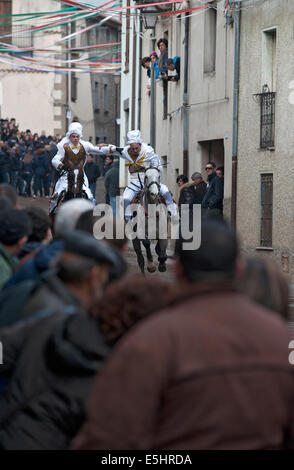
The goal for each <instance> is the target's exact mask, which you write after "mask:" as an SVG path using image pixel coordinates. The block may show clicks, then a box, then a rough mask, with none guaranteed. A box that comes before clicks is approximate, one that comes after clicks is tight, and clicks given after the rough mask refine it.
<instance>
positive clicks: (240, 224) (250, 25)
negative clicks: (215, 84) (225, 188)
mask: <svg viewBox="0 0 294 470" xmlns="http://www.w3.org/2000/svg"><path fill="white" fill-rule="evenodd" d="M253 4H254V2H252V0H251V1H248V2H246V7H248V8H244V9H243V10H242V12H241V49H240V100H239V146H238V174H237V176H238V178H237V184H238V189H237V229H238V233H239V236H240V238H241V243H242V249H243V251H244V252H245V253H247V254H251V255H255V254H259V255H262V256H270V257H274V258H275V259H276V260H277V261H278V262H279V263H280V264H281V266H282V268H283V270H284V272H285V273H286V274H288V275H289V276H290V278H291V279H292V280H293V279H294V236H293V233H294V231H293V214H294V199H293V191H294V165H293V162H292V158H291V154H292V151H293V150H292V149H293V147H294V134H293V127H294V99H293V89H294V82H293V80H294V55H293V54H292V52H291V51H292V49H293V40H294V35H293V15H294V3H293V1H291V0H271V1H270V2H265V3H264V4H261V5H259V6H258V7H257V6H256V7H255V8H254V5H253ZM252 5H253V7H252V8H249V7H250V6H252Z"/></svg>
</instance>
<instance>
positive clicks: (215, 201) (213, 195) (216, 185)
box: [201, 172, 224, 210]
mask: <svg viewBox="0 0 294 470" xmlns="http://www.w3.org/2000/svg"><path fill="white" fill-rule="evenodd" d="M223 197H224V183H223V181H222V180H221V179H220V178H219V177H218V176H217V174H216V173H215V172H214V173H212V174H211V175H209V176H208V182H207V190H206V193H205V196H204V198H203V201H202V205H201V206H202V208H203V209H208V208H209V209H221V210H222V209H223Z"/></svg>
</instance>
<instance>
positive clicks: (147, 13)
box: [143, 7, 157, 29]
mask: <svg viewBox="0 0 294 470" xmlns="http://www.w3.org/2000/svg"><path fill="white" fill-rule="evenodd" d="M156 21H157V14H156V11H154V10H153V9H152V7H146V8H144V10H143V24H144V28H145V29H155V24H156Z"/></svg>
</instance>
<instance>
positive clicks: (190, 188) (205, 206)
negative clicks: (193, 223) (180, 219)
mask: <svg viewBox="0 0 294 470" xmlns="http://www.w3.org/2000/svg"><path fill="white" fill-rule="evenodd" d="M205 171H206V174H207V182H205V181H204V179H203V177H202V174H201V173H200V172H197V171H196V172H195V173H193V174H192V176H191V180H192V181H191V182H189V179H188V177H187V176H186V175H179V176H178V177H177V185H178V187H179V189H180V197H179V212H180V215H181V206H182V205H183V204H186V205H188V206H189V211H190V213H191V215H192V212H193V206H194V205H195V204H200V205H201V217H202V219H207V218H216V219H220V220H221V219H222V218H223V198H224V167H223V166H219V167H217V166H216V164H215V163H214V162H213V161H209V162H208V163H207V164H206V166H205Z"/></svg>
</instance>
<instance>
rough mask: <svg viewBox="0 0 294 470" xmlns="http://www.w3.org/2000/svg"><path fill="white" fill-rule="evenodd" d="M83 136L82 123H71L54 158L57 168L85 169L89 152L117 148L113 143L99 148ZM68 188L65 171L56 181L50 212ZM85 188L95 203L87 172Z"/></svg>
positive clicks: (95, 152)
mask: <svg viewBox="0 0 294 470" xmlns="http://www.w3.org/2000/svg"><path fill="white" fill-rule="evenodd" d="M82 137H83V127H82V125H81V124H80V123H79V122H72V123H71V124H70V125H69V128H68V132H67V134H66V136H65V137H64V138H63V139H62V140H61V141H60V142H59V143H58V145H57V149H58V152H57V154H56V155H55V157H54V158H53V159H52V165H53V166H54V168H56V169H57V170H62V168H64V169H66V168H71V169H74V168H77V169H83V168H84V166H85V164H86V161H87V156H88V155H89V153H91V154H92V153H94V154H98V155H99V154H100V155H101V154H106V153H109V152H112V151H114V150H115V148H116V147H115V146H113V145H109V146H106V147H102V148H98V147H95V146H94V145H93V144H91V143H90V142H86V141H84V140H82ZM66 188H67V173H65V172H64V173H63V174H61V176H60V178H59V179H58V181H57V182H56V185H55V188H54V191H53V195H52V197H51V200H50V213H52V212H53V211H54V209H55V208H56V205H57V202H58V198H59V196H60V194H61V193H62V191H64V190H66ZM83 190H84V191H85V192H86V194H87V196H88V198H89V200H90V201H92V202H93V203H95V199H94V197H93V195H92V193H91V191H90V188H89V183H88V179H87V176H86V174H85V173H84V184H83Z"/></svg>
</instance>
